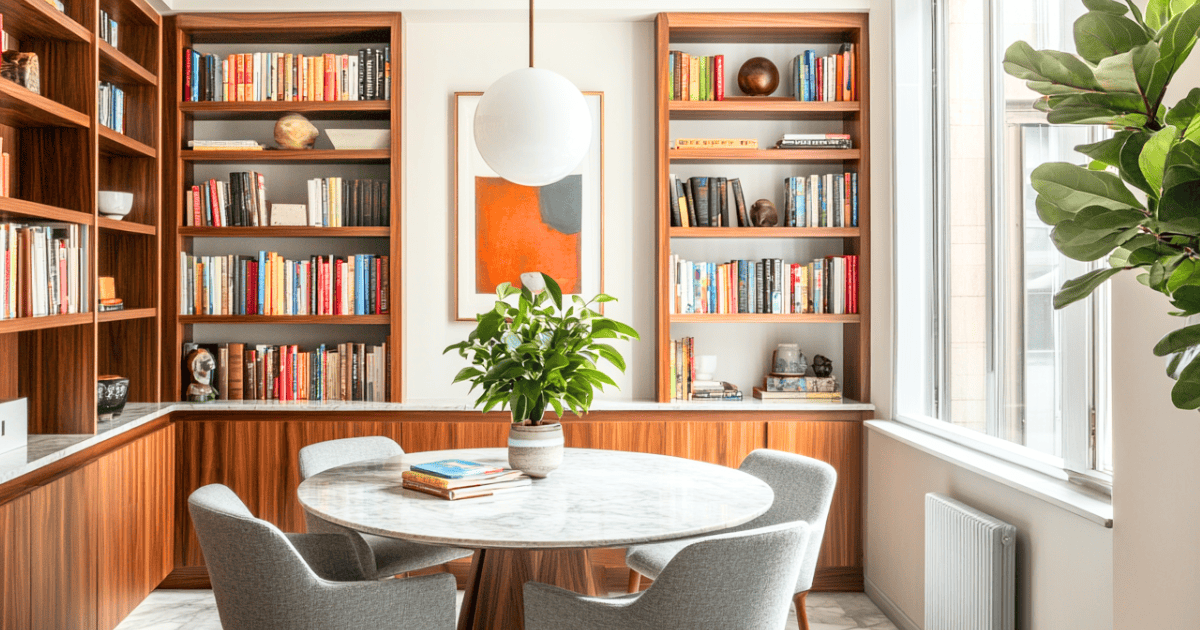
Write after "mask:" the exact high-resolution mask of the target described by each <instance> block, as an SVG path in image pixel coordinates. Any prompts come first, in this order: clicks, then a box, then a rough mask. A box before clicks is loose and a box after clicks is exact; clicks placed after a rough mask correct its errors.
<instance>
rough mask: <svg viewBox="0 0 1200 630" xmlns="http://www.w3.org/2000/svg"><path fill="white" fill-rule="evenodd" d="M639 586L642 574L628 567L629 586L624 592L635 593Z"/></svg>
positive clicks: (639, 588) (640, 586) (640, 585)
mask: <svg viewBox="0 0 1200 630" xmlns="http://www.w3.org/2000/svg"><path fill="white" fill-rule="evenodd" d="M641 588H642V574H641V573H638V572H637V571H634V570H633V569H630V570H629V588H628V590H627V591H626V592H628V593H636V592H638V591H639V590H641Z"/></svg>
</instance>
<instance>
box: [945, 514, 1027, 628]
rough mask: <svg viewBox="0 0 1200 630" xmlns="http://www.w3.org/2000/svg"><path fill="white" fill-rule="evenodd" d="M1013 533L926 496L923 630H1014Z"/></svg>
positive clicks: (987, 518)
mask: <svg viewBox="0 0 1200 630" xmlns="http://www.w3.org/2000/svg"><path fill="white" fill-rule="evenodd" d="M1016 539H1017V528H1015V527H1013V526H1012V525H1009V524H1008V523H1005V522H1004V521H1001V520H998V519H996V518H993V517H991V516H989V515H987V514H984V513H983V512H980V511H979V510H976V509H975V508H972V507H970V506H967V505H963V504H962V503H959V502H958V501H955V500H954V499H951V498H950V497H946V496H942V495H940V494H934V493H929V494H927V495H925V630H1013V629H1014V625H1015V622H1014V615H1015V609H1016V593H1015V589H1016Z"/></svg>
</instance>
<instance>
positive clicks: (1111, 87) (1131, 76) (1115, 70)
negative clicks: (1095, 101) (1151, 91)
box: [1093, 44, 1158, 94]
mask: <svg viewBox="0 0 1200 630" xmlns="http://www.w3.org/2000/svg"><path fill="white" fill-rule="evenodd" d="M1146 46H1154V47H1155V49H1154V50H1155V52H1157V50H1158V48H1157V45H1155V44H1145V45H1142V46H1138V47H1135V48H1134V49H1133V50H1132V51H1130V52H1127V53H1122V54H1119V55H1113V56H1112V57H1107V58H1105V59H1102V60H1100V63H1098V64H1096V68H1095V70H1094V73H1093V76H1094V77H1095V79H1096V83H1098V84H1099V85H1100V87H1101V89H1102V90H1103V91H1105V92H1109V93H1116V92H1124V93H1128V94H1141V93H1142V88H1141V85H1140V84H1139V81H1138V76H1137V72H1136V71H1135V67H1136V64H1135V63H1134V56H1135V55H1137V54H1142V55H1145V54H1147V53H1146V52H1145V51H1142V49H1143V48H1145V47H1146Z"/></svg>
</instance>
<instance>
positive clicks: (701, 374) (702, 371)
mask: <svg viewBox="0 0 1200 630" xmlns="http://www.w3.org/2000/svg"><path fill="white" fill-rule="evenodd" d="M716 371H717V355H715V354H702V355H700V356H698V357H696V378H698V379H700V380H702V381H711V380H713V372H716Z"/></svg>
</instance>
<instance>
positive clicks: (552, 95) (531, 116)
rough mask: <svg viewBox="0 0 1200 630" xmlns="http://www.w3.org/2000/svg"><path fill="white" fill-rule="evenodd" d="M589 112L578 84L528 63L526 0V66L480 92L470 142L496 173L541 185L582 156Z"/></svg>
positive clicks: (588, 133) (589, 132) (588, 130)
mask: <svg viewBox="0 0 1200 630" xmlns="http://www.w3.org/2000/svg"><path fill="white" fill-rule="evenodd" d="M591 138H592V115H591V112H590V111H589V110H588V105H587V101H586V100H584V98H583V94H582V93H580V91H579V88H577V87H575V85H574V84H573V83H571V82H570V81H568V80H567V79H566V78H564V77H563V76H562V75H559V74H556V73H554V72H551V71H549V70H543V69H541V68H534V67H533V0H529V67H528V68H522V69H520V70H516V71H513V72H510V73H508V74H506V75H504V76H503V77H500V79H499V80H498V81H496V82H495V83H493V84H492V85H491V87H489V88H488V89H487V91H486V92H484V93H483V96H482V97H480V98H479V106H478V107H477V108H476V109H475V146H476V147H477V148H478V149H479V154H480V155H482V156H483V160H484V161H485V162H487V165H488V166H489V167H491V169H492V170H493V171H496V174H498V175H499V176H500V177H503V178H504V179H507V180H508V181H510V182H513V183H516V184H522V185H525V186H545V185H547V184H553V183H554V182H557V181H558V180H560V179H562V178H564V177H566V176H567V175H569V174H570V173H571V171H574V170H575V167H577V166H579V163H580V162H582V161H583V158H584V156H585V155H587V151H588V146H589V145H590V144H591Z"/></svg>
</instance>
